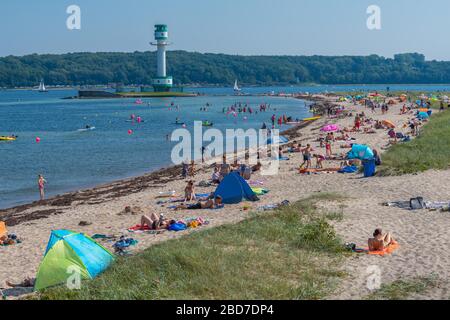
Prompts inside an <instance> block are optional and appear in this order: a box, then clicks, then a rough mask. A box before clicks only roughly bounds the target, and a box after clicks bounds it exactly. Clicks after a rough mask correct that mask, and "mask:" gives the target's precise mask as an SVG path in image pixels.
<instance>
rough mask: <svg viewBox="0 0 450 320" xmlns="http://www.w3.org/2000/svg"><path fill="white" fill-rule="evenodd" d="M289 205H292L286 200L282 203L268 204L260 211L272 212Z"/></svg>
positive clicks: (259, 209)
mask: <svg viewBox="0 0 450 320" xmlns="http://www.w3.org/2000/svg"><path fill="white" fill-rule="evenodd" d="M289 204H290V202H289V200H284V201H283V202H281V203H274V204H266V205H264V206H261V207H259V208H258V211H272V210H275V209H278V208H281V207H284V206H288V205H289Z"/></svg>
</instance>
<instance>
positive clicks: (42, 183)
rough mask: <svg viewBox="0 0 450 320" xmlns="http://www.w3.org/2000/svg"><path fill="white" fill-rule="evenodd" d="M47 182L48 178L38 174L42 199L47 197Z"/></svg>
mask: <svg viewBox="0 0 450 320" xmlns="http://www.w3.org/2000/svg"><path fill="white" fill-rule="evenodd" d="M46 183H47V180H45V179H44V176H43V175H41V174H40V175H39V176H38V188H39V196H40V199H41V201H42V200H44V198H45V190H44V188H45V184H46Z"/></svg>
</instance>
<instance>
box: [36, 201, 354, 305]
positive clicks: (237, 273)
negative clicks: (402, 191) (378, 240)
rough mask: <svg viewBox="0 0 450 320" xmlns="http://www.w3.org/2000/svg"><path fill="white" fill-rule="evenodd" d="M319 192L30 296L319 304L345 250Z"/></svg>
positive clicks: (337, 273)
mask: <svg viewBox="0 0 450 320" xmlns="http://www.w3.org/2000/svg"><path fill="white" fill-rule="evenodd" d="M339 199H341V197H340V196H338V195H334V194H321V195H317V196H313V197H311V198H307V199H304V200H301V201H299V202H296V203H294V204H292V205H290V206H287V207H283V208H281V209H278V210H275V211H273V212H259V213H252V215H251V216H250V217H249V219H247V220H244V221H242V222H240V223H237V224H233V225H224V226H220V227H217V228H211V229H207V230H204V231H199V232H196V233H192V234H190V235H187V236H184V237H182V238H180V239H175V240H170V241H166V242H164V243H161V244H158V245H154V246H152V247H150V248H148V249H146V250H144V251H143V252H142V253H139V254H137V255H135V256H130V257H123V258H118V259H117V261H116V262H115V263H114V264H113V265H112V266H111V267H110V268H109V269H108V270H107V271H106V272H105V273H103V274H102V275H100V276H99V277H97V278H96V279H94V280H92V281H85V282H83V283H82V288H81V290H74V291H70V290H68V289H66V288H65V287H56V288H51V289H47V290H45V291H43V292H41V293H39V294H38V295H36V296H35V297H34V298H35V299H82V300H95V299H102V300H103V299H106V300H109V299H126V300H127V299H138V300H140V299H144V300H145V299H151V300H157V299H188V300H191V299H233V300H235V299H237V300H245V299H322V298H324V297H326V296H327V295H328V294H330V293H331V292H332V291H333V289H334V288H335V286H336V284H337V283H338V282H339V279H340V278H342V277H345V276H346V274H345V273H344V272H343V271H341V270H340V266H341V263H342V260H343V259H344V257H346V250H345V249H344V247H343V245H342V243H341V241H340V239H339V238H338V237H337V236H336V233H335V231H334V230H333V227H332V226H331V225H330V224H329V223H328V220H327V218H326V215H327V213H326V212H324V211H323V210H318V208H317V206H316V205H318V204H319V202H324V201H334V200H339Z"/></svg>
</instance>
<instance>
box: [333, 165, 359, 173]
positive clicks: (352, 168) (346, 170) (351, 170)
mask: <svg viewBox="0 0 450 320" xmlns="http://www.w3.org/2000/svg"><path fill="white" fill-rule="evenodd" d="M338 172H339V173H355V172H358V167H357V166H347V167H344V168H342V169H341V170H339V171H338Z"/></svg>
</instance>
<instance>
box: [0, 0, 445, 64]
mask: <svg viewBox="0 0 450 320" xmlns="http://www.w3.org/2000/svg"><path fill="white" fill-rule="evenodd" d="M71 4H76V5H78V6H80V8H81V10H82V17H81V27H82V28H81V30H74V31H69V30H68V29H67V28H66V19H67V17H68V14H67V13H66V8H67V7H68V6H69V5H71ZM372 4H375V5H378V6H379V7H380V8H381V18H382V29H381V30H378V31H370V30H368V29H367V27H366V20H367V18H368V15H367V14H366V9H367V7H368V6H369V5H372ZM449 12H450V1H448V0H427V1H419V0H165V1H163V0H128V1H118V0H70V1H66V0H39V1H30V0H1V1H0V30H2V32H1V33H0V56H5V55H10V54H13V55H24V54H31V53H65V52H80V51H91V52H95V51H127V52H130V51H145V50H150V49H151V47H150V45H149V42H150V41H152V40H153V25H154V24H155V23H167V24H168V25H169V28H170V37H171V41H172V42H173V43H174V44H173V46H172V47H171V49H172V50H174V49H180V50H187V51H198V52H213V53H228V54H243V55H254V54H255V55H272V54H283V55H284V54H286V55H313V54H318V55H367V54H379V55H383V56H387V57H391V56H392V55H393V54H395V53H402V52H420V53H423V54H425V55H426V57H427V59H428V60H431V59H437V60H450V40H449V39H450V36H449V34H448V31H449V30H450V19H449V18H448V13H449ZM151 50H153V49H151Z"/></svg>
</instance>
